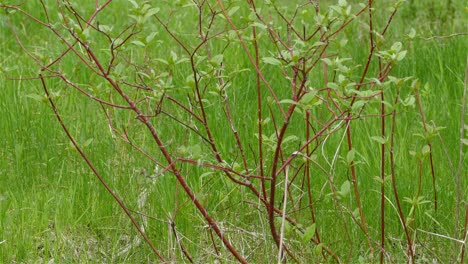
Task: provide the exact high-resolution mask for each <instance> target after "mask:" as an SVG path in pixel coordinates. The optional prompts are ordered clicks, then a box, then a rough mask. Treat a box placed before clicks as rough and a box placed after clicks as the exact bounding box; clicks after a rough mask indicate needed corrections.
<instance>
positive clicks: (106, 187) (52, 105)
mask: <svg viewBox="0 0 468 264" xmlns="http://www.w3.org/2000/svg"><path fill="white" fill-rule="evenodd" d="M39 77H41V83H42V88H43V89H44V92H45V94H46V96H47V99H48V101H49V103H50V106H51V107H52V110H53V111H54V115H55V117H56V118H57V120H58V122H59V123H60V126H61V127H62V129H63V131H64V132H65V134H66V135H67V137H68V139H70V142H71V143H72V144H73V146H75V148H76V150H77V151H78V153H79V154H80V156H81V157H82V158H83V160H84V161H85V162H86V164H87V165H88V167H89V168H90V169H91V170H92V171H93V173H94V175H96V177H97V178H98V180H99V181H100V182H101V184H102V186H104V188H105V189H106V190H107V192H108V193H109V194H110V195H111V196H112V198H113V199H114V200H115V201H116V202H117V203H118V204H119V206H120V208H122V210H123V211H124V212H125V214H126V215H127V217H128V218H129V219H130V221H131V222H132V224H133V226H134V227H135V228H136V229H137V231H138V232H139V233H140V235H141V236H142V237H143V239H144V240H145V242H146V243H147V244H148V246H150V248H151V250H152V251H153V252H154V253H155V254H156V255H157V256H158V257H159V259H160V260H161V261H163V262H166V260H165V259H164V258H163V256H162V255H161V254H160V253H159V251H158V250H157V249H156V247H155V246H154V245H153V243H152V242H151V241H150V240H149V238H148V237H147V236H146V234H145V232H144V231H143V230H142V229H141V228H140V225H139V224H138V223H137V221H136V220H135V218H133V216H132V214H131V213H130V211H129V210H128V208H127V207H126V206H125V204H124V203H123V201H122V200H121V199H120V198H119V197H118V196H117V194H116V193H115V192H114V191H113V190H112V189H111V187H110V186H109V185H108V184H107V182H106V181H105V180H104V178H103V177H102V176H101V174H100V173H99V172H98V171H97V169H96V168H95V167H94V165H93V164H92V163H91V161H90V160H89V159H88V156H87V155H86V154H85V153H84V152H83V150H82V149H81V148H80V146H78V143H77V142H76V141H75V138H74V137H73V136H72V135H71V133H70V131H69V130H68V128H67V126H66V125H65V123H64V122H63V120H62V117H61V116H60V113H59V112H58V109H57V107H56V106H55V103H54V101H53V99H52V97H51V96H50V95H49V90H48V89H47V85H46V83H45V80H44V78H42V75H39Z"/></svg>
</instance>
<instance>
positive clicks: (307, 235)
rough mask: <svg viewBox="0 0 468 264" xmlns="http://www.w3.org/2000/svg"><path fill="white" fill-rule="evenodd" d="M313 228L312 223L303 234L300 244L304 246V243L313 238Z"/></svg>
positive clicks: (314, 225)
mask: <svg viewBox="0 0 468 264" xmlns="http://www.w3.org/2000/svg"><path fill="white" fill-rule="evenodd" d="M315 228H316V224H315V223H313V224H312V225H310V226H309V227H308V228H307V229H306V231H305V232H304V234H303V235H302V242H303V243H304V244H305V243H308V242H309V241H310V240H311V239H312V237H314V235H315Z"/></svg>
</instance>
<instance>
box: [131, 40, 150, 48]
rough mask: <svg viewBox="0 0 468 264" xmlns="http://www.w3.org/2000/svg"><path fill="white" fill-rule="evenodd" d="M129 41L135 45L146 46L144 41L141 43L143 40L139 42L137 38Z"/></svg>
mask: <svg viewBox="0 0 468 264" xmlns="http://www.w3.org/2000/svg"><path fill="white" fill-rule="evenodd" d="M131 43H132V44H134V45H136V46H140V47H145V46H146V45H145V43H143V42H141V41H139V40H133V41H132V42H131Z"/></svg>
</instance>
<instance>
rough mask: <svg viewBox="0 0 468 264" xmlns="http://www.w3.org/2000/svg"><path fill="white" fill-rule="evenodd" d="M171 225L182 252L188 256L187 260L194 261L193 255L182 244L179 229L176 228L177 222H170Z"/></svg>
mask: <svg viewBox="0 0 468 264" xmlns="http://www.w3.org/2000/svg"><path fill="white" fill-rule="evenodd" d="M170 226H171V230H172V234H173V235H174V237H175V239H176V242H177V245H178V246H179V249H180V251H182V254H184V256H185V257H186V258H187V260H188V261H189V262H190V263H193V259H192V257H191V256H190V254H189V253H188V252H187V250H186V249H185V247H184V245H182V242H181V241H180V239H179V236H178V235H177V230H176V228H175V223H174V222H173V221H171V222H170Z"/></svg>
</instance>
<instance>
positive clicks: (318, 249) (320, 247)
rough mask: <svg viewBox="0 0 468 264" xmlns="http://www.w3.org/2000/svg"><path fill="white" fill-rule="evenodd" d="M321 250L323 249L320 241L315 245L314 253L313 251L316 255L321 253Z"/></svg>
mask: <svg viewBox="0 0 468 264" xmlns="http://www.w3.org/2000/svg"><path fill="white" fill-rule="evenodd" d="M322 251H323V243H320V244H318V245H317V246H315V248H314V253H315V255H316V256H319V255H321V254H322Z"/></svg>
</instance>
